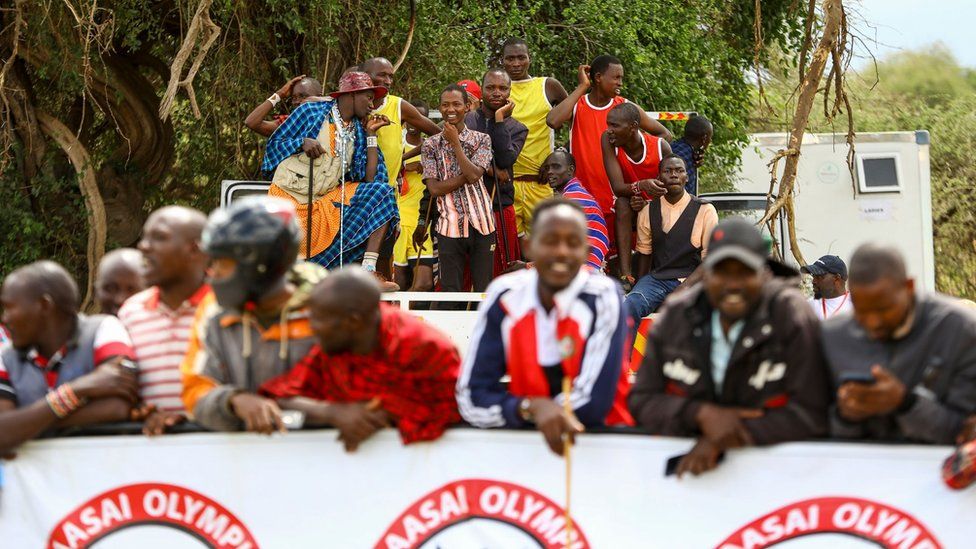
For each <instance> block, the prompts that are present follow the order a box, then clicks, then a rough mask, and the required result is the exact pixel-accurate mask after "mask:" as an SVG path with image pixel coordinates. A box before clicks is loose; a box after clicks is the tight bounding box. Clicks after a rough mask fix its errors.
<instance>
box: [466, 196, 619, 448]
mask: <svg viewBox="0 0 976 549" xmlns="http://www.w3.org/2000/svg"><path fill="white" fill-rule="evenodd" d="M531 247H532V253H533V257H534V259H535V269H528V270H523V271H518V272H515V273H512V274H510V275H506V276H503V277H501V278H499V279H497V280H496V281H495V282H493V283H492V285H491V286H489V288H488V296H487V298H486V299H485V301H484V302H483V303H482V304H481V307H479V309H478V323H477V325H476V326H475V330H474V334H473V336H472V338H471V345H470V347H469V348H468V352H467V354H466V356H465V359H464V365H463V367H462V371H461V376H460V377H459V378H458V386H457V399H458V408H459V409H460V412H461V416H462V417H463V418H464V419H465V420H466V421H468V422H469V423H471V424H472V425H475V426H477V427H483V428H488V427H520V426H523V425H527V424H534V425H535V426H536V427H537V428H538V429H539V430H540V431H541V432H542V433H543V435H544V436H545V438H546V442H547V443H548V444H549V447H550V448H551V449H552V450H553V451H554V452H556V453H557V454H561V453H562V448H563V443H562V435H563V434H566V433H577V432H582V430H583V429H584V426H586V427H592V426H600V425H614V424H617V425H630V424H633V420H632V419H631V417H630V414H629V413H628V412H627V408H626V403H625V400H624V399H625V395H626V391H627V387H628V381H627V378H626V376H624V375H622V370H623V358H624V356H625V352H624V351H625V346H626V344H627V340H628V337H627V334H628V327H627V315H626V314H625V312H624V308H623V301H622V298H621V295H620V290H619V288H618V287H617V285H616V283H615V282H614V281H613V280H611V279H609V278H607V277H606V276H604V275H602V274H600V273H598V272H595V271H591V270H590V269H587V268H583V264H584V263H585V262H586V259H587V255H588V254H589V243H588V240H587V229H586V217H585V215H584V214H583V211H582V209H581V208H580V207H579V206H577V205H576V204H575V203H573V202H571V201H568V200H566V199H563V198H554V199H549V200H546V201H543V202H542V203H540V204H539V206H538V208H537V209H536V212H535V216H534V219H533V225H532V243H531ZM506 374H507V375H508V376H510V378H511V382H510V383H509V386H508V387H507V388H506V387H505V386H504V385H503V384H502V382H501V379H502V377H504V376H505V375H506ZM567 377H568V378H569V380H570V381H571V384H572V388H571V390H570V394H569V395H568V398H569V402H570V406H571V408H572V413H571V414H567V413H566V412H565V411H564V408H563V403H564V399H565V398H567V395H565V394H564V392H563V379H564V378H567Z"/></svg>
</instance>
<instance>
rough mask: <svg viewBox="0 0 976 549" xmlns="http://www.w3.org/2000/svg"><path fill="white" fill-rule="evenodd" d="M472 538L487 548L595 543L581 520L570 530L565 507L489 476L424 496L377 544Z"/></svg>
mask: <svg viewBox="0 0 976 549" xmlns="http://www.w3.org/2000/svg"><path fill="white" fill-rule="evenodd" d="M567 533H568V535H569V543H568V544H567V543H566V541H567V538H566V536H567ZM471 542H477V543H479V544H480V546H484V547H542V548H545V549H551V548H556V547H560V548H563V547H572V548H573V549H589V547H590V544H589V542H588V541H587V540H586V536H585V535H584V534H583V532H582V531H581V530H580V529H579V525H578V524H577V523H576V521H575V520H574V521H573V525H572V529H571V530H570V529H569V528H567V524H566V517H565V510H564V509H563V508H562V507H560V506H559V505H557V504H556V503H554V502H553V501H552V500H551V499H549V498H547V497H546V496H543V495H542V494H539V493H538V492H535V491H533V490H531V489H529V488H526V487H524V486H519V485H517V484H512V483H509V482H501V481H496V480H485V479H464V480H457V481H454V482H451V483H449V484H445V485H444V486H441V487H440V488H438V489H436V490H434V491H433V492H430V493H429V494H427V495H425V496H424V497H422V498H420V499H419V500H417V502H416V503H414V504H413V505H412V506H410V508H409V509H407V510H406V511H404V512H403V514H401V515H400V516H399V517H398V518H397V519H396V520H395V521H394V522H393V524H392V525H391V526H390V527H389V528H388V529H387V531H386V533H385V534H383V536H382V537H381V538H380V540H379V541H378V542H377V543H376V545H375V546H374V547H375V548H376V549H411V548H420V549H426V548H435V547H457V546H462V547H467V546H471Z"/></svg>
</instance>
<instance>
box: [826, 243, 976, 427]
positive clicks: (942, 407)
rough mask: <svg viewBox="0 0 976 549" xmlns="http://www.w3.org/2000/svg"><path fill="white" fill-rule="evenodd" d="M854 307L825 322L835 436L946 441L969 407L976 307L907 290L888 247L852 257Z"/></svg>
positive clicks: (975, 407) (975, 387)
mask: <svg viewBox="0 0 976 549" xmlns="http://www.w3.org/2000/svg"><path fill="white" fill-rule="evenodd" d="M848 283H849V288H850V295H851V303H852V304H853V305H854V314H853V316H850V315H848V316H842V317H837V318H832V319H830V320H828V321H827V322H825V323H824V339H823V345H824V353H825V355H826V357H827V361H828V363H829V365H830V368H831V371H832V373H833V376H834V379H835V382H836V383H835V385H836V386H837V387H838V389H837V403H836V406H835V408H834V410H833V412H832V414H831V433H832V435H833V436H835V437H841V438H856V439H871V440H887V441H905V440H909V441H914V442H926V443H931V444H952V443H953V442H955V440H956V436H957V435H958V434H959V432H960V430H961V429H962V427H963V422H964V421H965V419H966V417H967V416H968V415H970V414H973V413H974V412H976V314H974V313H973V311H972V309H968V308H966V307H964V306H963V305H962V304H960V303H959V302H958V301H956V300H953V299H951V298H948V297H945V296H942V295H939V294H935V293H923V292H917V291H916V290H915V283H914V280H912V279H911V278H909V277H908V275H907V273H906V269H905V261H904V259H903V257H902V255H901V253H900V252H899V251H898V250H897V249H896V248H894V247H891V246H885V245H877V244H865V245H863V246H861V247H860V248H858V249H857V251H855V252H854V255H853V257H852V258H851V265H850V276H849V279H848Z"/></svg>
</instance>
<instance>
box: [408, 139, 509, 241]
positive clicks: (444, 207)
mask: <svg viewBox="0 0 976 549" xmlns="http://www.w3.org/2000/svg"><path fill="white" fill-rule="evenodd" d="M458 137H459V138H460V140H461V148H462V149H463V150H464V155H465V156H466V157H467V158H468V160H470V161H471V163H472V164H474V165H475V166H478V167H479V168H482V169H485V170H487V169H488V167H489V166H491V159H492V151H491V138H490V137H488V135H487V134H483V133H481V132H476V131H474V130H470V129H468V128H464V130H462V131H461V133H460V134H458ZM420 156H421V160H420V163H421V165H422V166H423V168H424V180H428V179H433V180H438V181H444V180H447V179H450V178H452V177H457V176H459V175H461V173H462V172H461V164H460V163H459V162H458V159H457V157H456V156H454V147H452V146H451V144H450V143H448V141H447V139H444V134H443V133H439V134H437V135H434V136H432V137H429V138H427V139H426V140H425V141H424V144H423V146H422V148H421V155H420ZM437 210H438V212H439V213H440V217H439V218H438V219H437V225H436V227H435V230H436V231H437V234H440V235H443V236H446V237H448V238H467V237H468V234H469V233H468V230H469V229H468V227H473V228H474V230H476V231H478V232H479V233H481V234H483V235H489V234H491V233H492V232H494V230H495V220H494V218H493V216H492V214H491V195H489V194H488V190H487V189H486V188H485V183H484V177H482V178H481V179H480V180H479V181H478V182H477V183H473V184H467V183H466V184H464V185H461V186H460V187H458V188H457V189H454V190H453V191H451V192H450V193H448V194H447V195H445V196H439V197H437Z"/></svg>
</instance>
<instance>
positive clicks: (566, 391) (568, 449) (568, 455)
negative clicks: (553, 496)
mask: <svg viewBox="0 0 976 549" xmlns="http://www.w3.org/2000/svg"><path fill="white" fill-rule="evenodd" d="M572 390H573V382H572V380H571V379H570V378H569V376H568V375H565V374H564V375H563V411H564V412H565V413H566V415H567V416H569V417H573V405H572V403H570V398H569V396H570V394H571V393H572ZM572 450H573V435H572V434H567V435H566V440H565V441H564V442H563V459H564V460H565V462H566V505H565V507H564V511H565V513H566V547H570V542H571V541H572V539H573V515H572V514H571V513H570V510H569V507H570V500H571V496H572V486H573V461H572V456H573V454H572Z"/></svg>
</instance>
